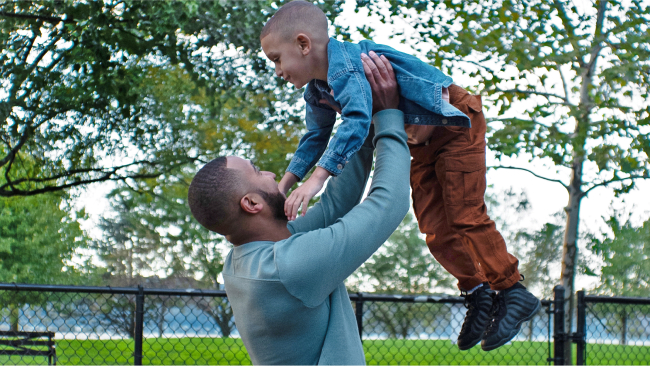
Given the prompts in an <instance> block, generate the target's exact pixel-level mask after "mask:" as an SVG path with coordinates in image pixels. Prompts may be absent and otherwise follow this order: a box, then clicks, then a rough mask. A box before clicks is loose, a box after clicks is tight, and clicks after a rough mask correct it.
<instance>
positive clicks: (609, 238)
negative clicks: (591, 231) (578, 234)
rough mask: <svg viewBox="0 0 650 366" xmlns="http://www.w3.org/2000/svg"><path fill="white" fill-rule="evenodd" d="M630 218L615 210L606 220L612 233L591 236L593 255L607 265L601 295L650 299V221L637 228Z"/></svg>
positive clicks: (602, 268) (602, 279) (602, 272)
mask: <svg viewBox="0 0 650 366" xmlns="http://www.w3.org/2000/svg"><path fill="white" fill-rule="evenodd" d="M630 216H631V214H630V215H628V216H627V217H625V215H624V214H623V213H621V212H619V211H614V213H613V215H612V216H611V217H609V218H607V219H606V221H605V222H606V224H607V228H608V229H609V230H608V231H610V233H605V232H602V233H601V234H600V235H590V236H589V239H590V241H591V248H592V250H593V252H594V253H595V254H596V255H598V258H599V259H600V260H601V261H602V262H603V265H602V267H601V269H600V272H601V274H600V281H599V283H600V285H599V286H598V287H596V291H598V292H599V293H602V294H605V295H612V296H632V297H648V296H650V263H649V262H650V261H649V260H648V259H649V258H650V220H647V221H645V222H644V223H643V224H642V225H640V226H636V225H634V224H633V223H632V222H631V220H630Z"/></svg>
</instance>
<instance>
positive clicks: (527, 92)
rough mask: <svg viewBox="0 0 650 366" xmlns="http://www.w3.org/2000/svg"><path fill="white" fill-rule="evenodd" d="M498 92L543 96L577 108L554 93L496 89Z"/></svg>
mask: <svg viewBox="0 0 650 366" xmlns="http://www.w3.org/2000/svg"><path fill="white" fill-rule="evenodd" d="M496 91H498V92H500V93H522V94H532V95H541V96H543V97H547V98H549V97H554V98H558V99H560V100H562V101H564V104H567V105H570V106H572V107H575V106H574V105H572V104H570V103H569V101H568V100H567V99H566V98H565V97H562V96H561V95H557V94H553V93H545V92H539V91H535V90H521V89H501V88H496Z"/></svg>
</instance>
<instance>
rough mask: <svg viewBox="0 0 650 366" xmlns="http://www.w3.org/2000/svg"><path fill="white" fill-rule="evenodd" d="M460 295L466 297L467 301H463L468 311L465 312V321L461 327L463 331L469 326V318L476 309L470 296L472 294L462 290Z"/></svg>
mask: <svg viewBox="0 0 650 366" xmlns="http://www.w3.org/2000/svg"><path fill="white" fill-rule="evenodd" d="M460 296H461V297H464V298H465V302H464V303H463V306H465V308H466V309H467V313H465V321H464V322H463V326H462V327H461V332H462V331H463V330H464V329H465V328H466V327H468V326H469V323H470V321H469V319H470V318H471V316H472V314H473V311H474V309H475V306H474V302H472V301H471V300H470V299H469V298H470V296H472V294H468V293H467V292H465V291H461V292H460Z"/></svg>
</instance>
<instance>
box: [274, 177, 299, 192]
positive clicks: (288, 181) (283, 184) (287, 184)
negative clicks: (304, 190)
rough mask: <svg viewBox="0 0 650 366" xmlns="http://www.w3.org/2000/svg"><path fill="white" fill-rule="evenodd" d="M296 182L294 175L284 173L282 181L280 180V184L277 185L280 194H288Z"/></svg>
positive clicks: (296, 178)
mask: <svg viewBox="0 0 650 366" xmlns="http://www.w3.org/2000/svg"><path fill="white" fill-rule="evenodd" d="M297 182H298V177H296V175H295V174H293V173H289V172H286V173H284V175H283V176H282V179H280V183H278V189H279V190H280V192H282V194H284V195H286V194H287V192H289V189H291V187H293V185H294V184H296V183H297Z"/></svg>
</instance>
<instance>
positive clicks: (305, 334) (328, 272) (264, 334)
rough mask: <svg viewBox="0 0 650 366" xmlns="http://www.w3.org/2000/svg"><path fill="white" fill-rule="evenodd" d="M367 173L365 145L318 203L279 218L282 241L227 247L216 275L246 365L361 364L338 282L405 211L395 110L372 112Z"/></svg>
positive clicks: (402, 147) (405, 156)
mask: <svg viewBox="0 0 650 366" xmlns="http://www.w3.org/2000/svg"><path fill="white" fill-rule="evenodd" d="M373 121H374V123H375V137H374V139H373V143H374V145H375V147H376V150H377V157H376V163H375V171H374V177H373V180H372V183H371V186H370V190H369V193H368V196H367V197H366V199H365V200H364V201H363V202H362V203H360V204H358V205H357V203H358V202H359V201H360V200H361V197H362V196H363V192H364V188H365V185H366V184H365V183H366V179H367V177H368V174H369V172H370V169H371V166H372V153H373V149H372V147H371V146H368V145H367V144H365V145H364V146H363V147H362V148H361V150H359V151H358V152H357V153H356V154H355V155H354V156H353V157H352V159H350V162H349V163H348V164H347V166H346V169H345V170H344V171H343V173H342V174H341V175H339V176H338V177H332V178H330V179H331V180H330V182H329V183H328V185H327V188H326V190H325V192H324V193H323V194H322V196H321V199H320V201H319V202H318V203H317V204H316V205H314V207H312V208H311V209H310V210H309V211H308V212H307V214H306V215H305V216H304V217H299V218H298V219H296V220H295V221H292V222H290V223H289V224H288V228H289V230H290V231H291V233H292V234H293V235H292V236H291V237H289V238H288V239H285V240H282V241H278V242H270V241H257V242H250V243H246V244H242V245H240V246H237V247H234V248H233V249H232V250H231V251H230V253H229V254H228V256H227V258H226V260H225V263H224V268H223V277H224V282H225V287H226V292H227V294H228V299H229V301H230V304H231V306H232V309H233V312H234V315H235V323H236V324H237V329H238V331H239V334H240V335H241V338H242V340H243V342H244V345H245V346H246V349H247V350H248V353H249V354H250V357H251V360H252V362H253V364H258V365H270V364H286V365H288V364H301V365H313V364H323V365H325V364H365V357H364V353H363V348H362V346H361V341H360V339H359V332H358V329H357V325H356V320H355V316H354V311H353V310H352V305H351V303H350V299H349V297H348V293H347V290H346V288H345V284H344V281H345V279H346V278H347V277H348V276H349V275H350V274H352V273H353V272H354V271H355V270H356V269H357V268H358V267H359V266H361V264H363V263H364V262H365V261H366V260H367V259H368V258H369V257H370V256H371V255H372V254H373V253H374V252H375V251H376V250H377V249H378V248H379V247H380V246H381V245H382V244H383V243H384V242H385V241H386V239H388V237H389V236H390V235H391V234H392V232H393V231H394V230H395V229H396V228H397V226H398V225H399V224H400V222H401V221H402V219H403V218H404V216H405V215H406V212H407V211H408V209H409V169H410V154H409V149H408V147H407V145H406V139H407V137H406V134H405V132H404V115H403V114H402V112H400V111H399V110H384V111H381V112H379V113H377V114H375V116H374V117H373Z"/></svg>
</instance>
